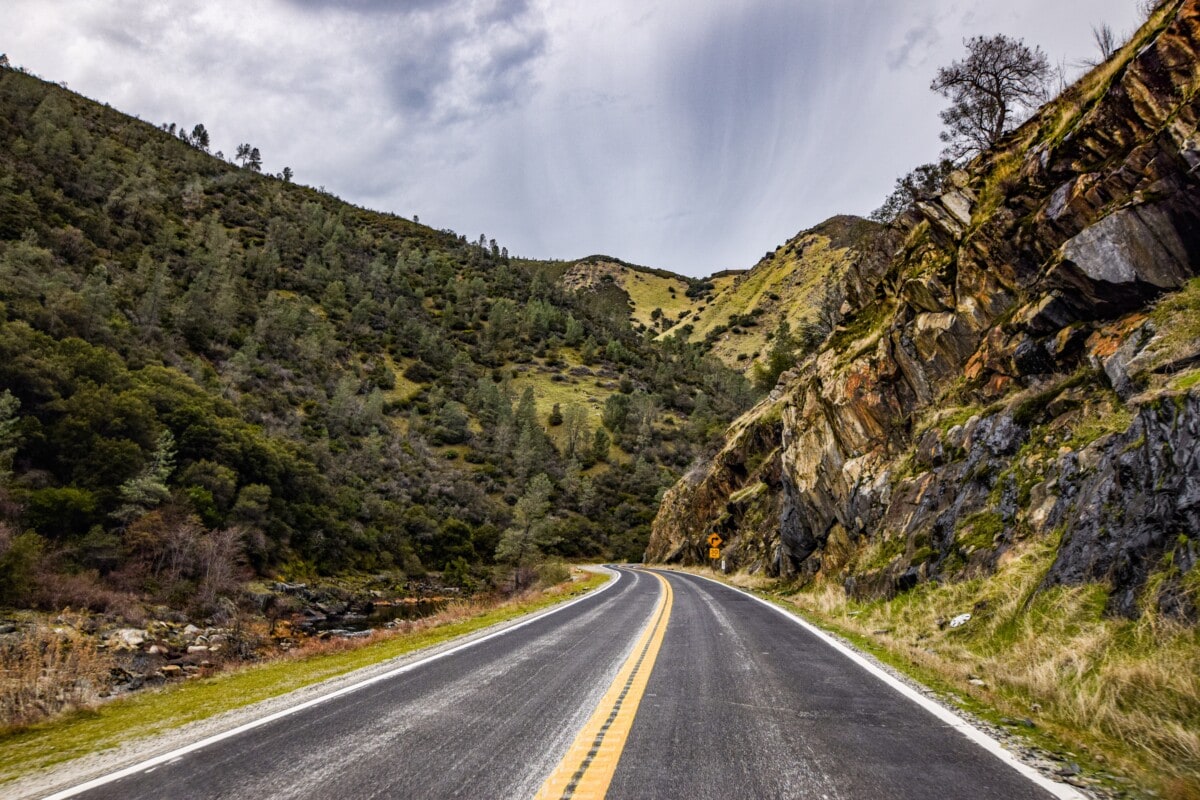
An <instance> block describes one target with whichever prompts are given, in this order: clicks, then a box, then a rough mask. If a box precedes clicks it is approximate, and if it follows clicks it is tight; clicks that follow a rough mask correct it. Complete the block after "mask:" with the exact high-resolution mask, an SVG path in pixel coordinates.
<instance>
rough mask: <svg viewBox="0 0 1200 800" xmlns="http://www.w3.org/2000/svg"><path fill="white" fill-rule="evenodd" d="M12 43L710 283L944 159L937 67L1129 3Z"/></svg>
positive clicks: (151, 19)
mask: <svg viewBox="0 0 1200 800" xmlns="http://www.w3.org/2000/svg"><path fill="white" fill-rule="evenodd" d="M4 6H5V7H4V12H3V16H4V18H5V25H4V35H3V36H2V37H0V51H7V53H8V55H9V57H10V59H11V60H12V63H13V64H16V65H23V66H25V67H26V68H28V69H30V70H32V71H33V72H35V73H37V74H39V75H41V76H42V77H45V78H47V79H50V80H54V81H64V82H66V83H67V84H68V85H69V86H70V87H71V88H72V89H75V90H76V91H80V92H82V93H83V94H86V95H88V96H89V97H92V98H95V99H97V100H101V101H105V102H108V103H109V104H110V105H112V106H114V107H116V108H119V109H121V110H123V111H126V112H128V113H130V114H136V115H137V116H139V117H141V118H142V119H144V120H148V121H151V122H155V123H159V122H167V121H172V122H177V123H180V124H183V125H186V126H187V127H188V128H189V129H190V128H191V126H192V125H194V124H195V123H196V122H203V123H204V124H205V126H206V127H207V128H208V129H209V131H210V133H211V135H212V138H213V149H214V150H216V149H221V150H224V151H225V152H226V153H231V152H232V151H233V150H234V148H235V147H236V145H237V144H238V143H239V142H243V141H247V142H250V143H252V144H254V145H255V146H257V147H259V149H260V150H261V151H262V154H263V159H264V168H265V169H267V170H268V171H271V172H277V171H279V170H281V169H282V168H283V167H284V166H285V165H287V166H291V167H292V169H293V170H294V171H295V173H296V179H297V180H298V181H299V182H302V183H307V184H310V185H313V186H324V187H325V188H326V189H328V190H329V191H331V192H333V193H334V194H337V195H339V196H340V197H343V198H345V199H346V200H349V201H351V202H354V203H358V204H360V205H365V206H368V207H371V208H376V209H380V210H386V211H393V212H395V213H398V214H401V215H404V216H412V215H413V214H419V215H420V217H421V221H422V222H424V223H426V224H430V225H433V226H435V227H440V228H453V229H454V230H456V231H458V232H459V233H464V234H466V235H467V236H469V237H471V238H475V237H477V236H478V235H479V234H480V233H484V234H486V235H487V236H488V237H489V238H491V237H494V238H496V239H497V240H498V241H499V242H500V243H501V244H503V245H505V246H507V247H508V249H509V250H510V252H512V253H514V254H520V255H526V256H534V257H542V258H575V257H579V256H584V255H588V254H591V253H607V254H610V255H614V256H618V257H620V258H623V259H626V260H628V261H633V262H636V263H641V264H646V265H649V266H655V267H661V268H666V269H672V270H675V271H677V272H682V273H685V274H690V275H703V274H708V273H711V272H714V271H716V270H720V269H736V268H746V267H749V266H752V265H753V264H754V263H755V261H757V260H758V258H759V257H760V256H761V255H762V253H763V252H764V251H765V250H770V249H773V248H774V247H775V246H776V245H778V244H780V243H781V242H783V241H784V240H786V239H787V238H789V237H790V236H792V235H793V234H795V233H796V232H797V231H799V230H802V229H803V228H806V227H810V226H812V225H814V224H816V223H818V222H820V221H821V220H823V219H825V218H827V217H829V216H832V215H833V214H838V213H856V214H867V213H869V212H870V211H871V209H872V208H874V207H875V206H877V205H879V203H880V201H881V200H882V199H883V197H884V196H885V195H886V194H887V193H888V191H889V190H890V188H891V186H892V183H893V182H894V180H895V178H896V177H897V176H898V175H900V174H902V173H904V172H906V171H907V170H908V169H910V168H911V167H913V166H915V165H916V164H919V163H922V162H925V161H930V160H932V159H933V158H934V157H936V155H937V153H938V150H939V148H940V143H939V141H938V138H937V136H938V130H939V122H938V118H937V112H938V110H939V109H940V108H941V107H942V105H943V104H942V101H941V99H940V98H938V97H936V96H935V95H933V94H932V93H931V92H929V90H928V88H927V87H928V84H929V80H930V78H931V77H932V74H933V72H934V70H935V69H936V68H937V67H938V66H939V65H941V64H944V63H948V62H949V61H950V60H952V59H954V58H956V57H958V56H959V55H960V54H961V51H962V40H963V39H964V38H965V37H969V36H973V35H975V34H992V33H997V32H1001V33H1006V34H1008V35H1010V36H1018V37H1023V38H1025V40H1026V41H1027V42H1028V43H1030V44H1038V45H1040V46H1041V47H1042V48H1043V49H1044V50H1045V51H1046V52H1047V54H1048V55H1049V56H1050V58H1051V60H1052V61H1055V62H1057V61H1060V60H1066V61H1068V62H1075V61H1078V60H1080V59H1082V58H1086V57H1090V56H1091V55H1093V53H1094V51H1095V48H1094V45H1093V44H1092V42H1091V26H1092V25H1093V24H1097V25H1098V24H1100V23H1102V22H1107V23H1109V24H1111V25H1112V26H1113V27H1114V28H1115V29H1116V30H1118V31H1120V32H1126V31H1129V30H1131V29H1132V28H1133V27H1134V25H1135V23H1136V17H1137V3H1135V2H1134V0H1006V2H1004V3H998V2H995V0H922V1H921V2H917V0H887V2H884V1H883V0H741V1H739V2H701V1H700V0H603V2H596V1H595V0H592V1H591V2H587V1H586V0H399V1H398V2H386V1H385V0H264V1H263V2H246V0H238V1H237V2H234V1H233V0H203V1H202V2H201V1H197V2H191V3H187V2H171V3H165V2H163V3H151V2H145V0H108V1H107V2H97V0H54V1H53V2H47V0H6V2H5V4H4Z"/></svg>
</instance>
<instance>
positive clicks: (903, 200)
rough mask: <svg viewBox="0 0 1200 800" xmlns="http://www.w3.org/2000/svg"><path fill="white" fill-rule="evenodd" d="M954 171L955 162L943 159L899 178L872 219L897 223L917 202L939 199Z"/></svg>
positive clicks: (872, 214)
mask: <svg viewBox="0 0 1200 800" xmlns="http://www.w3.org/2000/svg"><path fill="white" fill-rule="evenodd" d="M953 171H954V162H953V161H951V160H950V159H948V158H943V159H942V160H941V161H938V162H936V163H933V164H922V165H921V166H919V167H917V168H916V169H914V170H913V171H912V172H910V173H908V174H907V175H905V176H903V177H901V178H897V179H896V186H895V188H894V189H892V193H891V194H889V195H888V196H887V199H886V200H884V201H883V205H881V206H880V207H879V208H877V209H875V210H874V211H872V212H871V219H873V220H875V221H876V222H882V223H884V224H888V223H892V222H895V221H896V219H897V218H898V217H899V216H900V215H901V214H903V213H904V212H905V211H906V210H907V209H908V208H909V206H911V205H912V204H913V203H915V202H916V201H918V200H923V199H926V198H930V197H937V196H938V195H940V194H941V193H942V192H944V191H945V189H946V183H947V180H948V179H949V177H950V173H951V172H953Z"/></svg>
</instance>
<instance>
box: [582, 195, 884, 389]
mask: <svg viewBox="0 0 1200 800" xmlns="http://www.w3.org/2000/svg"><path fill="white" fill-rule="evenodd" d="M882 235H885V232H884V231H883V230H882V226H880V225H878V224H876V223H874V222H870V221H868V220H864V219H860V218H858V217H852V216H840V217H834V218H833V219H830V220H827V221H826V222H824V223H822V224H821V225H818V226H817V227H815V228H813V229H811V230H806V231H802V232H800V233H798V234H796V236H794V237H793V238H791V239H790V240H788V241H787V242H786V243H785V244H783V245H781V246H780V247H777V248H776V249H775V250H774V251H772V252H769V253H767V254H766V255H764V256H763V258H762V259H761V260H760V261H759V262H758V263H757V264H755V265H754V266H753V267H752V268H751V269H749V270H742V271H735V270H730V271H726V272H720V273H717V274H715V275H712V276H710V277H707V278H685V277H683V276H681V275H675V274H673V273H670V272H665V271H663V270H654V269H649V268H647V267H640V266H636V265H632V264H626V263H625V262H622V261H620V260H618V259H614V258H610V257H607V256H591V257H589V258H586V259H581V260H580V261H577V262H573V263H571V264H570V265H567V266H566V267H565V268H564V270H563V272H562V274H561V276H560V277H559V278H558V280H559V283H560V285H561V286H562V287H563V288H564V289H566V290H568V291H574V292H580V291H584V292H587V291H593V292H595V291H600V290H602V289H607V290H610V291H611V290H619V291H620V292H623V293H624V295H625V297H626V302H627V304H628V306H629V319H630V324H631V325H633V327H634V329H635V330H637V331H639V332H642V333H644V332H647V331H650V332H653V333H654V334H655V336H657V337H658V338H659V339H665V338H667V337H670V336H676V337H679V338H682V339H684V340H687V341H690V342H694V343H696V344H698V345H700V346H701V347H702V348H703V349H704V351H705V352H707V353H710V354H711V355H714V356H716V357H717V358H719V359H720V360H721V361H722V362H724V363H725V364H726V365H728V366H729V367H731V368H733V369H736V370H738V371H739V372H742V373H750V372H751V371H752V370H753V368H754V367H755V366H756V365H760V364H762V363H763V361H765V359H766V357H767V355H768V353H769V351H770V349H771V343H772V341H773V340H774V338H775V336H776V335H777V333H778V331H779V324H780V322H783V321H786V322H787V323H788V325H789V327H790V329H791V334H792V336H793V337H794V339H795V347H796V348H799V349H811V347H812V346H814V345H815V344H816V343H817V342H819V341H821V340H822V339H824V338H825V336H826V335H828V334H829V332H830V331H831V330H832V329H833V327H834V325H836V324H837V323H838V322H839V321H840V319H841V309H842V306H843V303H845V301H846V299H847V298H846V293H847V292H854V291H856V290H857V288H856V287H855V286H854V284H853V280H850V279H848V278H850V277H851V276H853V275H855V274H857V273H858V272H860V271H864V270H865V271H870V270H871V269H872V267H870V266H866V265H864V264H862V263H861V262H862V261H863V260H864V259H878V258H879V256H880V252H881V250H880V248H879V247H877V246H876V240H877V239H878V238H879V237H880V236H882Z"/></svg>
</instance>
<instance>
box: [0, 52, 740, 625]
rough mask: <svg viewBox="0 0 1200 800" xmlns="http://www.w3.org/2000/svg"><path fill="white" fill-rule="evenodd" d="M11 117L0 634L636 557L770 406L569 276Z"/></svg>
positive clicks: (116, 134)
mask: <svg viewBox="0 0 1200 800" xmlns="http://www.w3.org/2000/svg"><path fill="white" fill-rule="evenodd" d="M0 111H2V112H3V113H0V456H2V458H0V499H2V500H3V503H0V604H8V605H16V606H25V605H34V606H40V607H43V608H48V609H60V608H62V607H64V606H67V605H70V606H73V607H76V608H78V607H90V608H93V609H95V610H98V611H110V612H113V613H126V612H127V613H128V614H130V615H134V616H136V613H137V611H136V610H137V608H138V607H139V605H141V604H144V603H163V604H167V605H169V606H172V607H176V608H185V609H188V608H190V609H191V611H192V612H193V613H196V614H200V615H204V614H208V613H215V612H216V611H219V610H220V609H221V608H224V607H226V606H227V605H228V604H229V603H230V602H234V603H241V602H249V600H247V598H246V596H245V595H244V594H242V590H241V587H242V586H243V582H244V581H245V580H248V579H250V578H253V577H255V576H277V577H284V578H292V577H293V576H295V577H303V576H306V575H315V574H338V573H353V572H377V571H384V572H387V573H388V574H391V575H393V576H394V577H395V580H396V581H398V582H399V583H400V584H403V582H404V581H405V580H406V579H417V578H422V577H424V576H425V575H426V573H427V572H434V573H439V574H440V575H441V578H442V580H444V581H445V582H446V583H449V584H452V585H457V586H460V587H465V588H468V589H470V588H473V587H480V586H484V587H486V586H491V585H494V584H500V583H503V582H505V581H508V582H510V584H509V585H511V584H512V583H515V584H517V585H521V584H523V583H525V582H527V581H528V580H530V579H531V578H530V573H531V571H533V570H534V569H536V568H537V567H538V563H539V561H538V559H537V558H536V557H534V556H535V555H537V554H544V555H545V556H547V557H587V558H630V557H637V556H638V555H639V554H640V553H641V551H642V550H643V549H644V547H645V542H646V539H647V537H648V534H649V522H650V520H651V518H652V517H653V514H654V512H655V509H656V508H657V501H658V494H659V492H660V491H661V490H662V489H663V488H664V487H665V486H667V485H670V483H672V482H673V481H674V479H675V478H676V477H677V476H678V475H679V474H680V473H681V472H682V469H683V468H684V467H685V466H686V464H687V463H689V462H690V461H691V460H692V459H693V458H694V457H695V456H696V455H697V454H698V453H699V452H701V450H702V448H704V447H706V446H708V444H709V441H710V438H711V437H712V436H713V435H714V434H715V433H717V432H719V431H720V430H721V429H722V428H723V427H724V425H725V424H727V423H728V421H729V420H731V419H732V418H733V417H734V416H735V415H736V414H737V413H740V412H741V411H743V410H744V409H745V408H747V407H748V406H749V404H750V402H751V401H752V400H753V399H754V398H753V395H752V394H751V391H750V389H749V387H748V386H747V384H746V381H745V380H744V379H743V378H742V377H741V376H739V375H737V374H735V373H733V372H732V371H730V370H728V369H727V368H725V367H723V366H722V365H721V364H720V363H718V362H717V361H715V360H714V359H710V358H706V357H704V355H703V354H702V353H701V352H700V350H699V348H697V347H694V346H690V345H687V344H685V343H683V342H680V341H675V340H669V341H664V342H661V343H655V342H650V341H647V340H645V339H644V338H643V337H641V336H639V335H638V334H637V333H636V332H635V331H633V330H632V329H631V328H630V326H629V324H628V321H627V309H626V307H625V305H624V304H623V302H613V299H614V298H612V297H608V296H606V295H604V294H602V293H600V294H598V293H589V294H586V295H579V296H577V295H576V294H575V293H568V292H563V291H562V290H560V289H559V288H557V287H556V286H555V285H554V283H553V280H552V279H550V278H548V277H547V276H548V275H551V274H553V273H555V272H556V271H557V270H558V269H559V266H558V265H556V264H554V263H551V262H537V261H528V260H521V259H513V258H509V257H508V255H507V253H506V252H505V251H504V250H503V249H502V248H500V247H498V246H497V245H496V244H495V243H494V242H491V243H488V242H486V241H485V240H483V239H481V240H480V241H478V242H469V241H467V239H466V237H464V236H459V235H456V234H455V233H454V232H452V231H438V230H433V229H430V228H428V227H425V226H422V225H419V224H417V223H416V222H414V221H409V220H406V219H402V218H400V217H396V216H394V215H390V214H382V213H376V212H372V211H369V210H366V209H362V208H357V207H354V206H352V205H350V204H347V203H345V202H342V201H340V200H338V199H337V198H335V197H333V196H331V195H329V194H328V193H325V192H323V191H319V190H315V189H312V188H308V187H304V186H300V185H297V184H295V183H292V182H290V180H288V178H287V177H284V176H269V175H261V174H258V173H257V172H256V171H254V170H253V169H252V168H238V167H235V166H234V165H232V164H230V163H228V162H226V161H225V160H223V159H221V158H217V157H214V156H213V155H210V154H208V153H207V152H206V151H205V150H204V149H202V148H201V147H199V146H197V145H196V144H194V143H193V141H192V140H190V139H189V140H181V139H180V138H179V137H177V136H175V135H172V132H171V131H172V130H173V129H174V127H175V126H174V125H173V124H172V125H171V126H169V127H168V129H163V128H159V127H156V126H154V125H150V124H147V123H145V122H141V121H139V120H136V119H133V118H130V117H128V116H126V115H124V114H121V113H119V112H117V111H116V110H113V109H110V108H108V107H106V106H101V105H99V104H97V103H95V102H92V101H90V100H88V99H86V98H83V97H80V96H78V95H76V94H73V93H71V92H69V91H66V90H65V89H63V88H61V87H59V86H57V85H54V84H52V83H49V82H46V81H43V80H40V79H38V78H36V77H34V76H31V75H28V74H25V73H24V72H22V71H20V70H16V69H11V68H5V69H0ZM543 475H544V476H545V477H539V476H543ZM526 498H528V499H527V501H526V503H525V504H524V505H522V503H521V501H522V500H523V499H526ZM531 509H532V512H531ZM600 509H605V510H606V511H607V512H608V513H605V514H599V513H598V512H599V510H600ZM513 537H517V538H521V537H525V538H531V541H529V542H526V543H527V544H529V545H530V546H529V547H525V546H524V545H522V546H520V547H516V548H515V549H514V548H513V547H508V546H507V545H506V542H508V543H509V544H511V540H512V539H513ZM533 540H535V541H533ZM522 541H524V539H522ZM506 547H507V549H506ZM498 549H499V550H501V551H502V554H501V556H499V557H498V556H497V555H496V554H497V551H498ZM514 553H516V555H514ZM497 558H499V559H500V562H501V566H502V567H503V568H504V569H503V570H501V571H499V572H496V571H493V567H494V566H495V565H496V561H497Z"/></svg>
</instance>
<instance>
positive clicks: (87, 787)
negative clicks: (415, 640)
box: [43, 567, 622, 800]
mask: <svg viewBox="0 0 1200 800" xmlns="http://www.w3.org/2000/svg"><path fill="white" fill-rule="evenodd" d="M598 569H601V570H603V571H605V572H608V573H610V574H612V575H614V576H615V577H614V578H613V579H612V580H610V581H608V582H607V583H605V584H604V585H603V586H601V587H600V588H598V589H596V590H595V591H593V592H588V593H587V594H585V595H583V596H582V597H579V598H576V599H575V600H572V601H570V602H569V603H563V604H562V605H556V606H553V607H552V608H549V609H547V610H545V611H542V612H541V613H538V614H535V615H534V616H532V617H530V618H529V619H526V620H522V621H521V622H518V623H516V624H515V625H509V626H508V627H507V628H504V629H503V630H499V631H496V632H495V633H490V634H488V635H487V636H481V637H480V638H478V639H472V640H471V641H469V642H464V643H463V644H460V645H458V646H456V647H452V648H450V649H449V650H443V651H442V652H440V653H434V654H433V655H431V656H426V657H425V658H422V659H420V660H418V661H413V662H410V663H408V664H405V665H404V666H402V667H397V668H396V669H393V670H389V671H387V672H384V673H381V674H379V675H374V676H372V677H370V678H367V679H365V680H362V681H359V682H358V683H353V684H351V685H349V686H343V687H342V688H341V689H338V690H337V691H334V692H330V693H329V694H324V695H321V696H320V697H314V698H313V699H311V700H306V701H305V702H303V703H300V704H299V705H295V706H290V707H289V708H285V709H283V710H281V711H276V712H275V713H273V714H268V715H267V716H265V717H259V718H258V719H256V720H252V721H250V722H247V723H244V724H242V725H239V726H237V727H236V728H231V729H229V730H227V731H224V732H222V733H217V734H213V735H212V736H209V737H208V738H206V739H201V740H200V741H198V742H192V743H191V744H189V745H185V746H183V747H180V748H178V749H176V750H172V751H170V752H169V753H163V754H162V755H158V756H155V757H153V758H148V759H146V760H145V761H139V762H138V763H136V764H133V765H132V766H128V767H125V768H124V769H121V770H118V771H116V772H111V773H109V774H107V775H101V776H100V777H99V778H93V779H92V780H90V781H88V782H86V783H81V784H79V785H78V786H72V787H71V788H69V789H63V790H62V791H59V792H56V793H54V794H51V795H47V796H46V797H45V798H43V800H63V798H67V797H74V796H76V795H78V794H82V793H83V792H88V791H91V790H92V789H96V788H98V787H100V786H104V785H105V784H109V783H112V782H113V781H119V780H121V779H122V778H127V777H129V776H130V775H133V774H135V773H137V772H143V771H145V770H147V769H150V768H152V767H157V766H159V765H160V764H164V763H166V762H168V761H171V760H173V759H177V758H181V757H183V756H185V755H187V754H188V753H193V752H195V751H197V750H201V749H203V748H205V747H208V746H209V745H212V744H215V743H217V742H220V741H222V740H224V739H230V738H232V737H234V736H237V735H239V734H242V733H245V732H246V731H249V730H253V729H254V728H258V727H261V726H263V725H267V724H269V723H271V722H274V721H275V720H277V719H282V718H284V717H287V716H290V715H292V714H295V713H297V712H300V711H304V710H305V709H308V708H312V707H313V706H316V705H320V704H321V703H324V702H326V701H327V700H332V699H334V698H336V697H341V696H343V695H347V694H350V693H351V692H356V691H358V690H359V689H362V688H364V687H367V686H371V685H372V684H376V683H379V682H381V681H386V680H388V679H389V678H394V677H396V676H397V675H402V674H404V673H405V672H411V671H412V670H414V669H416V668H417V667H421V666H424V665H425V664H428V663H430V662H433V661H438V660H440V659H443V658H446V657H447V656H451V655H454V654H455V653H458V652H461V651H463V650H466V649H467V648H468V647H474V646H475V645H477V644H482V643H483V642H486V641H489V640H491V639H495V638H497V637H500V636H504V635H505V634H507V633H511V632H512V631H515V630H517V629H518V628H524V627H525V626H526V625H531V624H532V623H534V622H537V621H538V620H540V619H544V618H545V617H548V616H550V615H551V614H557V613H558V612H559V611H565V610H566V609H568V608H570V607H571V606H573V605H575V604H576V603H582V602H583V601H585V600H591V599H592V598H593V597H595V596H596V595H598V594H600V593H601V592H604V591H606V590H608V589H610V588H612V587H613V586H616V585H617V583H618V582H620V580H621V575H622V573H621V572H620V571H618V570H614V569H609V568H608V567H598Z"/></svg>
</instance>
